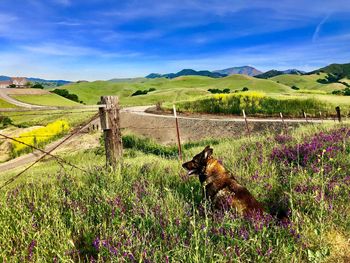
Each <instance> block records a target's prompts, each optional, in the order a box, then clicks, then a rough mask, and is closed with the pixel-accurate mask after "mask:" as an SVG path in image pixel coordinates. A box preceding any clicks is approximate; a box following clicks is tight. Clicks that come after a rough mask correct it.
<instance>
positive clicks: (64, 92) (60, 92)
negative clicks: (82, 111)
mask: <svg viewBox="0 0 350 263" xmlns="http://www.w3.org/2000/svg"><path fill="white" fill-rule="evenodd" d="M51 92H52V93H55V94H57V95H59V96H61V97H64V98H66V99H69V100H72V101H75V102H79V103H83V101H81V100H79V97H78V95H76V94H72V93H69V91H68V90H66V89H54V90H53V91H51Z"/></svg>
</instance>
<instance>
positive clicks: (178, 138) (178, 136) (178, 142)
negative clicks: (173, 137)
mask: <svg viewBox="0 0 350 263" xmlns="http://www.w3.org/2000/svg"><path fill="white" fill-rule="evenodd" d="M173 110H174V117H175V123H176V134H177V147H178V150H179V159H180V160H181V161H182V150H181V140H180V130H179V122H178V119H177V115H176V107H175V104H174V105H173Z"/></svg>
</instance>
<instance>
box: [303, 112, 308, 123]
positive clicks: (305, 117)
mask: <svg viewBox="0 0 350 263" xmlns="http://www.w3.org/2000/svg"><path fill="white" fill-rule="evenodd" d="M303 116H304V119H305V121H306V122H308V121H307V115H306V112H305V111H303Z"/></svg>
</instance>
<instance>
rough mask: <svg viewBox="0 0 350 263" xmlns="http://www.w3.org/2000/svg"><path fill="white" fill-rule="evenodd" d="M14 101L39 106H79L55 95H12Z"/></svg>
mask: <svg viewBox="0 0 350 263" xmlns="http://www.w3.org/2000/svg"><path fill="white" fill-rule="evenodd" d="M11 97H13V98H14V99H16V100H18V101H21V102H25V103H29V104H33V105H40V106H79V105H80V104H79V103H77V102H74V101H71V100H68V99H66V98H63V97H61V96H59V95H56V94H52V93H51V94H41V95H12V96H11Z"/></svg>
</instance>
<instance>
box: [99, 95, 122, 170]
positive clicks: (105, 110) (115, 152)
mask: <svg viewBox="0 0 350 263" xmlns="http://www.w3.org/2000/svg"><path fill="white" fill-rule="evenodd" d="M101 104H102V105H105V106H104V107H100V108H99V113H100V120H101V128H102V130H103V135H104V141H105V149H106V160H107V165H109V166H112V167H113V169H115V168H116V165H117V163H118V161H119V159H120V158H121V157H122V154H123V145H122V136H121V131H120V115H119V110H120V107H119V98H118V97H117V96H102V97H101Z"/></svg>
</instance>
